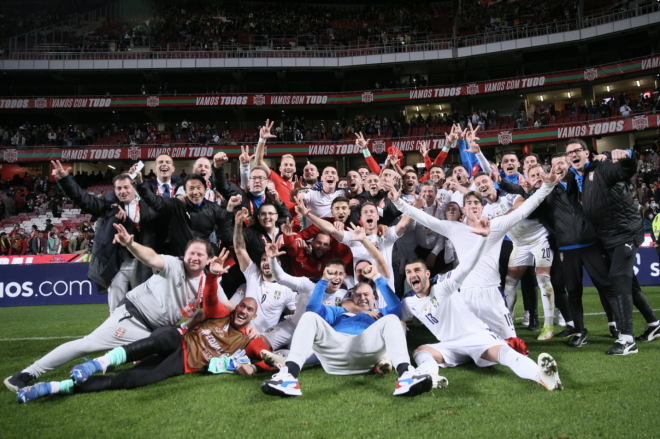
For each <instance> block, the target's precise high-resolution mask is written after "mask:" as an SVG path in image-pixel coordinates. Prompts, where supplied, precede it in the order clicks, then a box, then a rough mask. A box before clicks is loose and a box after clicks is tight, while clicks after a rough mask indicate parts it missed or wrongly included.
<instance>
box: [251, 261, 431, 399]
mask: <svg viewBox="0 0 660 439" xmlns="http://www.w3.org/2000/svg"><path fill="white" fill-rule="evenodd" d="M362 273H363V275H364V276H365V277H367V278H369V279H372V280H373V281H374V283H375V284H376V286H377V287H378V289H379V290H380V292H381V294H383V295H384V296H385V301H386V303H387V306H386V307H385V308H381V309H379V311H380V313H381V314H382V316H383V317H382V318H380V319H378V320H376V319H374V318H373V317H371V316H370V315H369V314H366V313H364V312H361V313H359V314H352V313H347V312H346V310H345V309H344V308H342V307H339V306H328V305H323V303H322V300H323V294H324V293H325V291H326V288H327V286H328V282H330V281H332V280H333V279H334V278H335V277H336V268H334V267H333V266H329V267H326V268H325V270H324V272H323V278H322V279H321V280H320V281H319V282H318V283H317V284H316V287H315V288H314V293H313V294H312V297H311V298H310V299H309V302H308V304H307V308H306V310H307V312H306V313H305V314H303V316H302V317H301V318H300V321H299V322H298V326H297V327H296V331H295V332H294V334H293V339H292V340H291V351H290V352H289V356H288V358H287V359H286V363H285V366H284V367H282V368H281V369H280V372H279V373H278V374H276V375H273V378H272V379H271V380H268V381H264V382H263V384H262V385H261V390H262V391H263V392H264V393H266V394H269V395H277V396H300V395H302V393H301V392H300V386H299V384H298V373H299V372H300V369H301V368H302V366H303V365H304V364H305V360H307V358H308V357H309V354H310V353H311V352H312V350H313V351H314V353H315V354H316V356H317V357H318V359H319V361H320V362H321V366H322V367H323V370H325V371H326V372H327V373H329V374H331V375H356V374H363V373H369V372H371V371H372V370H373V368H374V365H375V364H376V363H377V362H378V361H379V359H380V358H382V357H383V355H385V353H387V354H389V357H390V358H391V360H392V362H393V363H394V366H395V369H396V371H397V373H398V374H399V380H398V381H397V384H396V390H395V391H394V395H406V396H413V395H417V394H420V393H423V392H428V391H429V390H430V389H431V386H432V382H431V377H430V376H429V375H427V374H418V373H417V372H416V371H415V369H414V368H413V367H412V366H411V365H410V357H409V355H408V347H407V345H406V336H405V333H404V330H403V327H402V326H401V323H400V321H399V314H400V312H401V302H400V301H399V299H398V298H397V297H396V295H395V294H394V292H393V291H392V290H391V289H390V287H389V286H388V285H387V281H386V280H385V279H384V278H383V277H382V276H381V275H380V273H378V270H376V268H375V267H374V266H373V265H371V266H369V267H367V268H365V269H364V271H363V272H362ZM353 298H354V301H355V303H356V304H357V305H358V306H359V307H361V308H362V309H363V310H364V311H369V310H371V309H373V307H374V302H375V297H374V291H373V289H372V287H371V286H370V285H369V284H367V283H359V284H357V285H356V286H355V289H354V293H353Z"/></svg>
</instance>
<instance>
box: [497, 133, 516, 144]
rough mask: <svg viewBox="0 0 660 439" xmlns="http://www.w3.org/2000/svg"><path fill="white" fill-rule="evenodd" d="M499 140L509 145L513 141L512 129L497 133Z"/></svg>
mask: <svg viewBox="0 0 660 439" xmlns="http://www.w3.org/2000/svg"><path fill="white" fill-rule="evenodd" d="M497 141H498V142H499V143H501V144H502V145H508V144H509V143H511V142H512V141H513V135H512V134H511V131H502V132H501V133H499V134H498V135H497Z"/></svg>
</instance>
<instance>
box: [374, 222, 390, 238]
mask: <svg viewBox="0 0 660 439" xmlns="http://www.w3.org/2000/svg"><path fill="white" fill-rule="evenodd" d="M387 229H389V227H387V226H386V225H385V224H378V227H376V230H378V231H377V232H376V234H377V235H378V236H385V234H386V233H387Z"/></svg>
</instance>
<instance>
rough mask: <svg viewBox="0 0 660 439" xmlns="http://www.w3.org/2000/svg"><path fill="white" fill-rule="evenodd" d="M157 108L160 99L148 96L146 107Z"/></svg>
mask: <svg viewBox="0 0 660 439" xmlns="http://www.w3.org/2000/svg"><path fill="white" fill-rule="evenodd" d="M158 106H160V97H158V96H149V97H148V98H147V107H158Z"/></svg>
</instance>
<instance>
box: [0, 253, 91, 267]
mask: <svg viewBox="0 0 660 439" xmlns="http://www.w3.org/2000/svg"><path fill="white" fill-rule="evenodd" d="M88 256H89V255H23V256H0V265H30V264H62V263H66V262H69V263H71V262H87V259H88Z"/></svg>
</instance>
